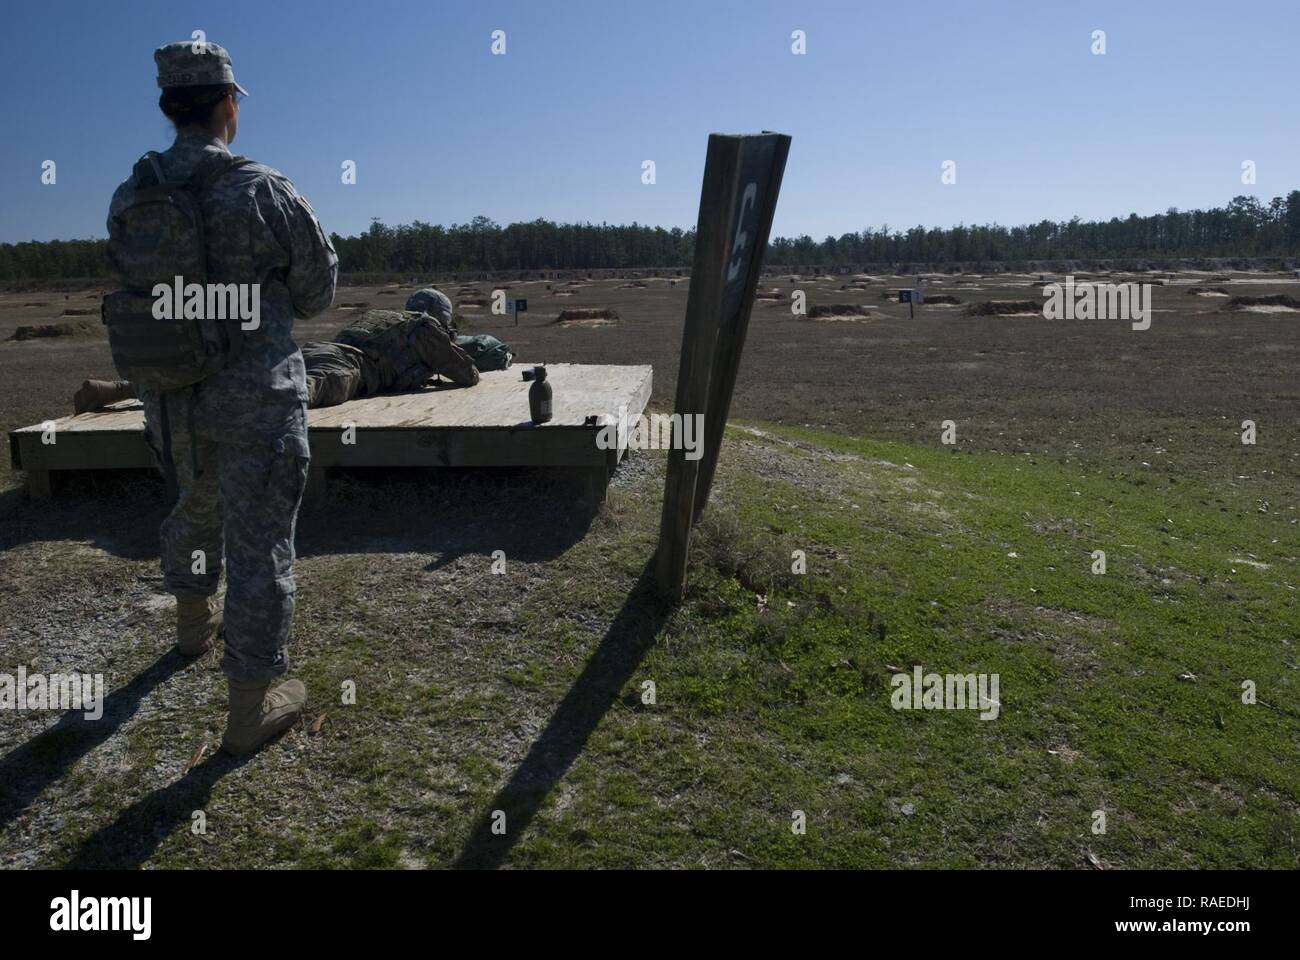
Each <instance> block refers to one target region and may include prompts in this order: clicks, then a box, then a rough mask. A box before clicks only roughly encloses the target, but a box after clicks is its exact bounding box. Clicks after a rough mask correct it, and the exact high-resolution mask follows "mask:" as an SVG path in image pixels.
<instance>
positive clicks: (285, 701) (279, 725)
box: [221, 680, 307, 754]
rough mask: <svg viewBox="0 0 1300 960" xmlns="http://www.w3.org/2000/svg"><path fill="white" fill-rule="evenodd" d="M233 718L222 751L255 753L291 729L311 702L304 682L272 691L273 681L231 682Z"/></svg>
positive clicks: (288, 682) (228, 725)
mask: <svg viewBox="0 0 1300 960" xmlns="http://www.w3.org/2000/svg"><path fill="white" fill-rule="evenodd" d="M229 683H230V719H228V720H227V721H226V735H225V737H224V738H223V739H222V741H221V749H222V750H225V751H226V752H227V753H234V754H241V753H252V752H253V751H254V750H256V749H257V748H258V747H260V746H261V745H262V744H264V743H266V741H268V740H270V739H271V738H272V737H274V736H275V735H276V734H277V733H280V732H282V731H284V730H287V729H288V728H289V727H291V726H292V725H293V722H294V721H295V720H297V719H298V716H299V714H301V713H302V708H303V707H304V706H305V705H306V703H307V688H306V687H305V686H303V684H302V681H301V680H286V681H285V682H284V683H282V684H280V685H279V686H278V687H275V688H274V689H272V687H271V684H270V683H269V682H259V681H253V682H251V683H244V682H241V681H237V680H231V681H230V682H229Z"/></svg>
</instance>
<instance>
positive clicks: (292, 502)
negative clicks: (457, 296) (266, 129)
mask: <svg viewBox="0 0 1300 960" xmlns="http://www.w3.org/2000/svg"><path fill="white" fill-rule="evenodd" d="M154 60H155V62H156V63H157V66H158V86H159V87H161V88H162V96H161V97H160V98H159V101H158V105H159V107H160V108H161V109H162V112H163V114H164V115H165V116H166V117H167V118H168V119H169V120H170V121H171V122H172V123H173V124H174V125H175V127H176V140H175V142H174V143H173V144H172V146H171V148H170V149H168V150H166V151H165V152H162V153H156V154H155V153H150V154H146V155H145V157H144V158H142V159H141V161H140V162H139V163H137V164H136V167H135V169H134V171H133V172H132V175H131V176H130V177H129V178H128V179H127V180H126V181H125V182H124V183H123V184H122V185H121V186H120V187H118V189H117V192H116V193H115V194H114V195H113V202H112V206H111V207H110V209H109V216H108V231H109V256H110V259H111V260H112V261H113V264H114V266H115V268H117V270H118V272H119V273H120V274H121V275H123V276H124V277H127V276H134V277H137V278H139V277H140V276H148V274H149V273H150V271H151V270H152V271H153V272H154V273H159V272H170V268H169V267H166V266H154V267H152V268H151V267H149V266H148V264H150V263H154V264H162V263H169V262H170V261H168V259H167V258H168V256H169V255H175V254H176V248H178V247H181V246H184V242H182V241H185V240H186V236H187V235H186V236H181V233H183V231H178V228H177V227H176V226H175V224H176V223H178V222H181V223H183V221H178V220H175V219H174V214H175V212H176V210H178V209H181V208H182V207H184V203H180V204H178V203H176V202H174V200H173V199H172V198H171V197H165V199H166V200H167V202H166V203H159V202H158V200H157V198H158V197H159V196H160V195H165V194H166V192H167V191H168V190H171V191H175V190H176V188H177V186H178V185H179V186H183V187H184V188H185V189H186V190H187V191H188V192H189V193H188V195H189V196H191V197H193V200H194V203H195V209H197V211H198V212H199V214H201V215H197V214H196V215H195V217H194V218H193V219H194V220H195V221H197V230H196V231H195V232H194V234H193V236H194V237H196V238H197V240H196V241H194V242H195V243H196V244H197V248H198V249H199V250H200V255H201V257H204V258H205V259H206V264H205V269H202V268H201V269H198V272H200V273H202V274H204V276H203V277H202V279H204V280H206V281H208V282H209V284H239V285H248V286H247V287H245V288H244V289H251V290H253V291H257V292H258V294H259V297H260V299H259V300H258V301H254V302H259V303H260V313H259V315H258V316H257V317H256V318H255V320H254V321H253V322H251V323H242V324H240V325H233V324H223V325H221V326H220V330H219V333H220V339H218V340H215V341H214V342H216V343H218V344H219V345H220V350H215V349H214V348H213V346H212V342H209V343H208V344H207V349H206V357H205V356H204V355H203V354H204V351H203V350H200V351H198V356H199V358H200V361H199V363H198V364H197V366H195V365H193V364H191V368H192V370H198V371H200V372H199V373H198V374H193V373H191V375H190V376H188V377H182V376H181V375H174V376H172V377H171V379H170V380H169V379H168V376H167V375H168V371H166V370H165V369H162V368H163V367H164V366H165V364H166V363H168V362H171V358H173V357H174V356H175V354H176V349H175V347H174V344H169V345H168V346H166V347H163V346H161V345H159V344H158V341H157V338H150V337H145V338H140V337H135V338H134V339H132V338H131V337H129V336H128V337H124V338H122V339H120V340H117V341H115V340H114V339H113V338H114V332H115V330H126V331H128V332H130V331H132V330H134V331H139V330H141V329H146V328H145V327H142V326H140V325H139V321H141V320H143V322H144V323H146V324H147V323H148V322H149V318H148V316H147V315H145V314H144V313H142V312H141V311H140V310H138V309H136V308H134V307H130V306H128V307H126V308H123V309H124V312H125V314H126V319H125V321H122V323H121V324H120V325H119V326H115V321H116V320H118V317H117V316H115V315H114V312H113V311H114V310H115V309H116V307H113V308H112V309H110V304H109V300H110V299H111V298H106V301H105V322H106V323H107V324H108V325H109V332H110V342H112V343H114V344H115V346H114V359H115V361H117V364H118V368H119V370H120V371H121V372H122V374H123V376H129V377H131V378H132V379H135V380H137V382H139V385H140V394H141V400H142V401H143V402H144V408H145V421H146V431H145V432H146V439H147V440H148V441H149V445H150V446H151V447H152V449H153V451H154V454H155V456H156V458H157V460H158V463H159V466H160V467H161V468H162V470H163V473H164V475H165V476H166V477H167V478H168V481H169V486H170V487H171V488H172V489H173V490H174V492H175V496H176V500H175V503H174V505H173V506H172V509H171V512H170V513H169V514H168V516H167V518H166V519H165V520H164V521H163V525H162V570H163V582H164V585H165V588H166V589H167V590H168V592H170V593H172V594H174V595H175V596H176V637H177V647H178V648H179V650H180V652H181V653H182V654H184V655H186V656H199V655H200V654H202V653H204V652H206V651H207V650H209V649H211V647H212V644H213V642H214V641H215V640H216V638H217V636H218V635H219V634H220V632H221V631H222V628H223V626H224V631H225V656H224V658H223V659H222V662H221V668H222V671H223V672H224V673H225V675H226V677H227V679H228V681H229V688H230V716H229V720H228V721H227V726H226V733H225V737H224V739H223V741H222V746H223V748H224V749H226V750H227V751H229V752H231V753H248V752H251V751H252V750H254V749H256V748H257V747H258V746H260V745H261V744H262V743H264V742H265V741H266V740H268V739H269V738H271V737H272V736H274V735H275V734H277V733H279V732H281V731H282V730H284V729H286V728H288V727H289V726H290V725H291V724H292V723H293V722H294V720H295V719H297V717H298V716H299V714H300V713H301V712H302V709H303V706H304V704H305V702H306V699H307V690H306V688H305V687H304V686H303V684H302V683H301V682H300V681H298V680H289V681H286V682H283V683H279V684H278V685H275V686H273V684H275V683H276V681H277V680H278V679H279V678H280V677H281V676H283V675H284V674H285V673H286V672H287V670H288V669H289V658H288V639H289V628H290V625H291V623H292V621H293V606H294V579H293V560H294V543H293V540H294V524H295V521H296V518H297V514H298V505H299V503H300V501H301V499H302V493H303V488H304V486H305V484H306V478H307V464H308V458H309V452H308V449H307V421H306V406H305V401H306V399H307V386H306V381H305V376H304V369H303V359H302V354H301V353H300V352H299V350H298V346H297V344H295V343H294V340H293V337H292V329H293V322H294V318H304V319H305V318H307V317H311V316H314V315H315V314H318V313H320V312H321V311H322V310H325V309H326V308H327V307H329V305H330V304H331V303H332V302H333V299H334V284H335V281H336V279H337V275H338V258H337V257H336V256H335V253H334V248H333V246H332V245H331V244H330V241H329V238H328V237H327V236H326V234H325V231H324V230H322V229H321V225H320V223H319V222H317V220H316V216H315V214H314V212H313V211H312V209H311V207H310V206H309V205H308V203H307V201H306V200H304V199H303V198H302V197H301V196H299V195H298V192H297V191H296V190H295V189H294V187H293V184H292V183H290V182H289V180H287V179H286V178H285V177H284V176H283V175H281V174H280V173H279V172H277V171H276V170H274V169H272V168H271V167H268V166H264V165H263V164H260V163H252V162H250V161H247V160H243V159H242V158H235V157H232V156H231V154H230V151H229V150H228V149H227V144H229V143H230V142H231V141H233V140H234V139H235V132H236V129H237V127H238V125H239V104H240V101H241V99H242V98H243V97H245V96H246V95H247V92H246V91H245V90H244V88H243V87H241V86H240V85H239V84H237V83H236V82H235V76H234V71H233V69H232V67H231V62H230V57H229V55H228V54H227V53H226V51H225V50H224V49H222V48H221V47H219V46H217V45H216V44H213V43H207V42H204V41H181V42H178V43H169V44H167V45H166V46H163V47H160V48H158V50H157V51H155V52H154ZM168 203H170V204H171V205H170V207H169V206H168V205H167V204H168ZM169 216H173V219H172V220H170V221H168V220H166V218H167V217H169ZM178 236H179V237H180V239H178ZM142 251H143V252H142ZM150 258H152V260H151V259H150ZM197 262H198V263H200V264H202V263H203V260H202V259H199V260H198V261H197ZM142 264H145V266H141V265H142ZM155 279H156V280H157V281H160V282H162V283H171V281H172V279H173V278H172V277H170V276H157V277H156V278H155ZM150 282H152V281H150ZM127 286H128V287H137V288H138V286H139V281H138V280H137V281H136V282H135V283H134V284H133V283H132V282H130V281H128V283H127ZM146 289H148V288H147V287H146ZM113 296H114V297H117V296H136V297H137V298H138V297H140V296H141V294H139V293H130V292H129V291H128V292H126V293H123V294H120V295H119V294H115V295H113ZM118 302H121V301H118ZM208 303H209V304H210V303H212V298H211V297H209V298H208ZM132 309H135V311H136V312H135V313H131V312H130V311H131V310H132ZM155 316H157V314H155ZM223 319H225V318H224V316H223ZM240 319H241V320H244V319H247V318H243V317H241V318H240ZM133 323H134V324H137V325H136V326H134V327H132V326H131V324H133ZM206 329H208V330H209V331H211V330H212V329H216V328H214V327H211V326H210V327H208V328H206ZM151 343H152V345H151ZM119 347H120V353H121V355H120V356H119ZM132 351H135V352H134V353H132ZM150 351H152V352H150ZM214 356H217V360H215V361H214V360H213V359H212V358H213V357H214ZM186 359H187V361H189V360H192V358H186ZM124 368H125V369H124ZM140 370H145V371H146V372H159V371H161V372H159V375H158V376H155V377H153V380H154V383H155V386H154V387H153V388H150V387H149V386H148V385H147V383H146V382H145V381H147V380H149V379H150V377H148V376H144V377H141V376H137V372H138V371H140ZM187 380H193V381H195V382H193V383H189V384H188V385H185V386H182V387H179V388H175V389H170V388H167V387H159V386H157V384H160V383H161V384H171V383H186V381H187ZM223 553H224V563H225V569H226V593H225V604H224V610H223V606H222V600H221V597H220V596H219V595H218V592H217V590H218V585H219V582H220V579H221V570H222V563H223ZM223 621H224V622H223Z"/></svg>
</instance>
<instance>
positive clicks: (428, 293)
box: [406, 287, 451, 325]
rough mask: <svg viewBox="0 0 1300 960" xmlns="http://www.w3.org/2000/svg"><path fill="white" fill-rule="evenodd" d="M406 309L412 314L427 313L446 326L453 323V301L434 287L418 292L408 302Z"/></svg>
mask: <svg viewBox="0 0 1300 960" xmlns="http://www.w3.org/2000/svg"><path fill="white" fill-rule="evenodd" d="M406 309H407V310H410V311H411V312H412V313H427V314H428V315H429V316H431V317H433V318H434V319H435V320H440V321H442V323H443V324H444V325H448V324H450V323H451V301H450V300H449V299H447V295H446V294H445V293H442V292H441V291H439V290H435V289H433V287H425V288H424V289H423V290H417V291H415V293H413V294H411V295H410V296H409V297H408V298H407V300H406Z"/></svg>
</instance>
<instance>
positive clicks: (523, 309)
mask: <svg viewBox="0 0 1300 960" xmlns="http://www.w3.org/2000/svg"><path fill="white" fill-rule="evenodd" d="M506 309H507V310H508V311H510V312H511V313H513V314H514V315H515V326H516V327H517V326H519V314H521V313H527V312H528V301H527V300H525V299H523V298H522V297H520V298H519V299H518V300H507V301H506Z"/></svg>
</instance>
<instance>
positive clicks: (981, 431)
mask: <svg viewBox="0 0 1300 960" xmlns="http://www.w3.org/2000/svg"><path fill="white" fill-rule="evenodd" d="M1224 276H1225V275H1222V274H1218V275H1210V274H1198V273H1188V274H1181V275H1178V276H1171V275H1166V274H1161V275H1160V276H1159V277H1157V278H1154V279H1156V280H1157V281H1158V282H1161V283H1162V284H1163V285H1160V286H1154V287H1153V288H1152V291H1151V295H1152V298H1153V300H1152V302H1153V304H1154V306H1153V315H1152V320H1151V328H1150V329H1149V330H1145V331H1135V330H1132V329H1131V328H1130V326H1129V324H1127V323H1125V322H1123V321H1110V320H1107V321H1101V320H1059V321H1048V320H1044V319H1042V318H1041V317H1039V316H1019V315H1015V316H1003V317H997V316H993V317H976V316H970V315H969V314H968V312H967V311H968V308H969V307H970V306H971V305H974V304H978V303H980V302H982V301H988V300H1026V299H1029V300H1033V301H1035V302H1041V300H1042V294H1041V293H1040V292H1039V291H1040V289H1041V285H1042V280H1041V278H1040V277H1046V275H1040V276H1029V275H1008V274H1003V275H999V276H997V277H991V278H978V277H970V276H966V277H953V276H948V277H942V278H940V277H934V278H931V279H928V280H927V283H926V287H927V289H928V290H929V291H930V293H931V296H934V295H939V296H945V295H946V296H949V297H953V298H955V299H957V300H958V301H959V303H957V304H939V305H930V304H927V305H925V306H921V307H919V308H917V311H916V315H915V318H909V315H908V307H907V305H906V304H899V303H897V302H896V297H891V298H890V299H888V300H886V299H884V298H883V297H882V294H883V293H884V292H886V291H890V292H894V291H897V290H898V289H899V287H906V286H909V285H910V278H902V277H874V278H870V279H866V280H862V279H854V278H852V277H836V278H834V279H831V278H823V279H814V278H807V277H804V278H798V277H792V276H790V275H775V274H774V275H770V276H768V277H765V278H764V281H763V282H762V283H761V284H760V288H759V292H760V295H764V294H767V295H770V292H771V291H779V292H780V294H781V295H782V299H776V300H772V299H763V300H760V301H759V302H758V303H757V304H756V306H755V308H754V313H753V317H752V320H751V322H750V330H749V337H748V340H747V342H746V345H745V353H744V357H743V360H742V364H741V369H740V375H739V379H738V381H737V384H736V392H735V398H734V400H733V404H732V416H734V417H741V418H749V419H756V420H767V421H771V422H773V423H779V424H792V425H807V426H811V427H819V428H824V429H828V430H832V431H836V432H840V433H845V434H849V435H853V436H865V437H876V438H883V439H897V440H906V441H915V442H924V443H929V442H932V441H933V440H934V439H935V438H937V437H938V435H939V432H940V430H941V426H940V425H941V423H942V421H944V420H952V421H954V422H955V424H956V425H957V443H958V446H959V447H965V446H967V445H969V446H970V447H972V448H973V449H985V450H989V449H992V450H1000V451H1004V452H1018V451H1036V452H1042V453H1051V454H1054V455H1061V456H1070V455H1076V456H1079V457H1084V458H1093V457H1095V458H1102V457H1105V458H1108V459H1110V458H1114V457H1117V456H1118V457H1121V458H1128V459H1133V458H1137V460H1138V461H1141V460H1150V459H1151V457H1153V456H1156V457H1165V458H1167V459H1168V460H1169V461H1170V462H1172V463H1176V464H1178V465H1179V467H1180V468H1182V469H1188V470H1193V471H1198V472H1199V471H1201V470H1211V469H1213V468H1214V457H1213V456H1212V454H1211V450H1212V449H1213V447H1214V444H1213V443H1207V438H1208V437H1210V436H1214V437H1216V438H1219V437H1222V436H1223V435H1224V434H1225V432H1226V434H1228V435H1231V434H1232V433H1234V432H1236V431H1239V429H1240V423H1241V421H1242V420H1244V419H1252V420H1255V421H1256V423H1257V424H1258V425H1259V429H1261V430H1269V431H1287V432H1288V435H1289V437H1290V438H1292V439H1293V440H1294V438H1295V437H1296V431H1297V423H1300V418H1297V416H1296V414H1297V408H1298V406H1300V386H1298V384H1300V378H1298V377H1297V376H1296V363H1297V360H1298V359H1300V312H1296V311H1294V310H1290V309H1287V308H1285V307H1281V308H1279V307H1272V308H1269V310H1270V312H1256V311H1254V310H1251V309H1249V308H1247V309H1232V308H1231V307H1230V305H1229V301H1228V299H1225V298H1223V297H1209V296H1202V295H1200V294H1198V293H1189V291H1190V290H1193V289H1200V290H1205V289H1207V288H1217V289H1223V290H1230V291H1231V294H1232V295H1233V296H1267V295H1272V294H1285V295H1290V296H1292V297H1300V282H1297V281H1295V280H1294V279H1293V278H1289V277H1286V276H1283V275H1278V274H1273V275H1269V274H1244V273H1238V274H1233V275H1231V277H1232V279H1230V280H1224V279H1223V277H1224ZM1046 279H1048V280H1052V279H1060V278H1059V277H1046ZM1101 279H1103V280H1105V279H1111V280H1118V279H1127V278H1121V277H1118V276H1116V277H1109V278H1107V277H1103V278H1101ZM1134 279H1138V280H1144V279H1153V278H1146V277H1143V276H1141V275H1139V276H1137V277H1135V278H1134ZM643 282H644V283H645V284H646V286H644V287H631V286H629V285H628V284H629V281H627V280H623V279H610V280H597V281H594V282H589V283H581V284H576V285H575V284H570V283H567V282H565V281H554V282H551V283H549V284H548V283H546V282H530V283H510V284H504V285H502V287H503V288H504V289H505V291H506V295H507V296H508V297H510V298H514V297H525V298H527V300H528V303H529V311H528V312H527V313H525V314H522V315H521V320H520V323H519V325H518V326H515V325H514V323H513V321H512V319H511V318H509V317H499V316H494V315H493V314H492V312H491V310H490V308H489V307H488V306H482V307H466V308H463V309H462V310H461V312H462V314H463V316H464V317H465V318H467V321H468V325H467V328H466V330H465V332H468V333H490V334H493V335H494V336H498V337H500V338H501V339H503V340H506V341H507V342H509V343H510V344H512V345H513V346H514V348H515V355H516V357H517V359H519V360H520V361H523V362H529V363H534V362H574V363H651V364H653V366H654V395H653V397H652V400H651V402H652V404H653V405H654V406H656V407H657V408H659V409H668V408H670V407H671V405H672V400H673V396H674V390H675V385H676V378H677V365H678V358H679V355H680V349H681V333H682V323H683V317H684V314H685V308H686V300H687V295H688V294H687V291H688V288H689V281H684V280H682V281H677V282H676V283H675V284H670V281H669V280H668V279H661V278H648V279H646V280H644V281H643ZM846 285H847V286H849V287H850V289H842V288H843V287H845V286H846ZM548 286H549V287H551V288H552V289H548ZM855 286H857V287H861V289H852V287H855ZM471 288H472V289H474V290H477V291H480V292H481V296H482V297H483V298H486V299H488V300H489V302H490V296H491V291H492V290H493V289H494V285H493V284H492V283H490V282H457V283H445V284H443V289H444V290H445V291H446V292H447V293H448V294H449V295H450V296H451V297H452V299H453V301H459V300H461V299H475V298H473V297H472V296H471V295H470V294H468V293H466V294H465V295H464V296H463V297H458V296H457V291H459V290H462V289H464V290H469V289H471ZM409 289H410V287H409V286H401V287H399V286H396V285H393V286H386V287H340V288H339V291H338V294H337V296H336V298H335V306H334V308H333V309H331V310H329V311H327V312H326V313H324V314H322V315H320V316H318V317H316V318H314V319H312V320H310V321H306V322H303V323H301V324H300V326H299V328H298V339H299V341H300V342H301V341H302V340H307V339H318V338H319V339H328V338H329V337H330V336H331V335H333V333H334V332H336V331H337V330H338V329H339V328H340V327H342V326H343V325H344V324H345V323H346V321H347V318H348V317H349V316H350V315H352V314H354V313H355V312H356V311H357V310H359V309H365V308H371V307H388V308H394V307H400V306H401V303H402V301H403V300H404V294H405V292H406V291H408V290H409ZM797 290H802V291H804V292H805V294H806V297H807V304H808V306H809V307H810V308H811V307H816V306H818V305H821V304H850V305H863V306H865V307H867V309H868V311H869V315H867V316H853V315H847V314H843V313H839V314H836V315H833V316H831V317H819V318H817V319H805V318H800V317H796V316H794V315H793V314H792V312H791V299H790V298H791V295H792V293H793V292H794V291H797ZM561 294H562V295H561ZM97 296H98V295H97V293H96V292H92V291H86V292H81V293H67V294H65V293H48V294H42V293H32V292H28V293H21V294H4V295H0V409H3V426H4V428H5V429H6V430H10V429H13V428H14V427H17V426H23V425H27V424H30V423H36V422H40V421H41V420H44V419H45V418H47V417H49V416H52V415H54V414H58V413H64V412H71V396H72V393H73V392H74V391H75V389H76V387H77V386H78V384H79V383H80V382H81V380H82V379H83V378H84V377H87V376H100V377H106V378H111V377H113V376H114V374H113V369H112V364H111V362H110V359H109V355H108V349H107V345H106V343H105V342H104V341H103V339H102V338H101V337H98V336H90V337H86V336H80V337H61V338H49V339H35V340H25V341H21V342H16V341H6V340H5V339H4V338H7V337H9V336H11V335H12V334H13V332H14V330H15V329H16V328H18V327H19V326H21V325H30V324H39V323H52V322H58V321H59V320H65V321H66V320H68V319H75V318H76V317H77V316H82V315H85V314H84V313H82V312H83V311H86V312H89V313H90V314H92V315H97V314H98V299H97ZM345 304H346V305H351V306H344V305H345ZM585 307H597V308H598V307H608V308H611V309H613V310H614V311H616V312H617V314H618V316H619V319H618V320H616V321H613V322H604V323H601V324H598V325H592V326H586V325H562V324H557V323H555V319H556V317H557V316H558V315H559V313H560V312H561V311H562V310H566V309H569V310H572V309H575V308H585ZM1215 431H1218V432H1217V433H1216V432H1215ZM1216 442H1217V441H1216ZM1292 449H1294V450H1297V451H1298V453H1297V456H1300V443H1297V444H1295V445H1294V446H1293V447H1292ZM1296 464H1297V460H1296V459H1294V458H1288V459H1287V462H1286V463H1281V462H1278V463H1272V464H1270V467H1271V468H1273V469H1290V470H1292V471H1294V469H1295V468H1296ZM14 482H15V481H14V478H13V477H12V476H11V474H10V472H9V469H8V464H7V463H6V464H5V465H4V466H3V467H0V488H3V487H5V486H9V485H12V484H13V483H14Z"/></svg>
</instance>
